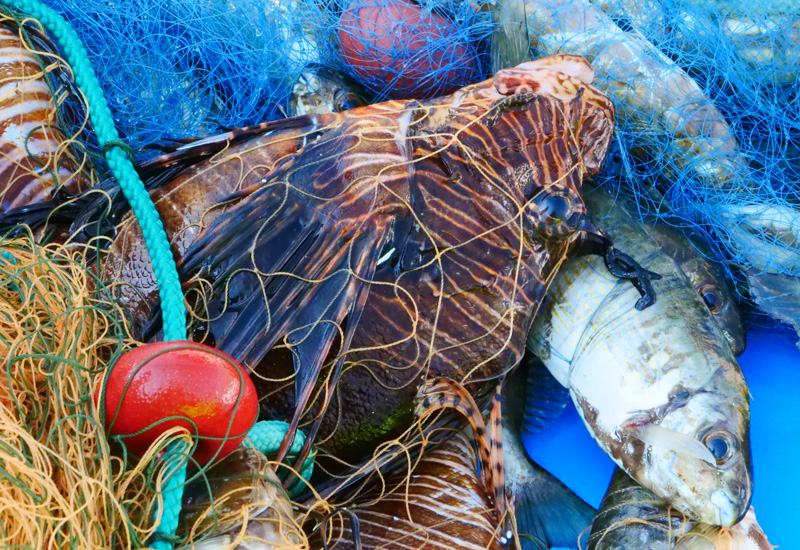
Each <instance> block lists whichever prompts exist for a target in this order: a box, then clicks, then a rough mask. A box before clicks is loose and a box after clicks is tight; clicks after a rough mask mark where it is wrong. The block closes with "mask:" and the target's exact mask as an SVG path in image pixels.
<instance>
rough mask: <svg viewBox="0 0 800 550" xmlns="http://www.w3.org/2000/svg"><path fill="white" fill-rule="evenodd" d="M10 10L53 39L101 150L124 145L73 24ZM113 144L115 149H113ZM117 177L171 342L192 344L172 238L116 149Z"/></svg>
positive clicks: (17, 2)
mask: <svg viewBox="0 0 800 550" xmlns="http://www.w3.org/2000/svg"><path fill="white" fill-rule="evenodd" d="M3 1H4V3H5V4H6V5H8V6H9V7H11V8H13V9H16V10H19V11H21V12H24V13H26V14H28V15H30V16H32V17H34V18H35V19H38V20H39V21H40V22H41V24H42V25H43V26H44V27H45V28H46V29H47V30H48V31H49V32H50V34H52V35H53V36H54V37H55V39H56V40H57V41H58V43H59V44H60V45H61V49H62V50H63V52H64V55H65V57H66V60H67V62H68V63H69V65H70V66H71V67H72V72H73V74H74V75H75V82H76V83H77V85H78V86H79V87H80V89H81V90H83V93H84V95H85V96H86V101H87V103H88V104H89V116H90V117H91V119H92V126H93V127H94V131H95V133H96V134H97V140H98V142H99V143H100V146H101V147H104V148H105V145H106V143H108V142H119V141H120V139H119V134H118V133H117V129H116V127H115V126H114V119H113V118H112V117H111V110H110V109H109V108H108V104H107V103H106V98H105V96H104V95H103V91H102V89H101V88H100V83H99V82H98V80H97V76H96V75H95V73H94V69H92V65H91V63H89V57H88V55H87V53H86V50H85V49H84V47H83V44H81V41H80V38H78V34H77V33H76V32H75V30H74V29H73V28H72V27H71V26H70V24H69V23H67V21H66V20H65V19H64V18H63V17H61V16H60V15H59V14H58V13H56V12H55V11H53V10H52V9H51V8H49V7H47V6H44V5H42V4H41V3H39V2H38V1H37V0H3ZM112 145H113V144H112ZM105 157H106V161H107V162H108V166H109V168H111V172H112V173H113V174H114V176H115V177H116V178H117V181H118V182H119V186H120V188H121V189H122V192H123V193H124V194H125V197H126V198H127V199H128V202H129V203H130V205H131V209H133V213H134V215H135V216H136V219H137V221H138V222H139V226H140V227H141V228H142V235H143V237H144V241H145V244H146V246H147V250H148V252H149V253H150V260H151V262H152V264H153V272H154V273H155V276H156V282H157V283H158V288H159V294H160V296H161V310H162V315H163V323H164V339H165V340H186V307H185V306H184V303H183V292H182V291H181V286H180V280H179V279H178V269H177V267H176V266H175V258H173V256H172V251H171V250H170V247H169V242H168V241H167V234H166V233H165V232H164V226H163V224H162V223H161V218H160V217H159V215H158V211H157V210H156V207H155V205H154V204H153V201H152V200H151V199H150V195H149V194H148V193H147V190H146V189H145V187H144V183H142V180H141V179H140V178H139V174H137V173H136V170H135V169H134V167H133V163H132V162H131V160H130V159H129V158H128V155H127V154H126V152H125V151H124V149H123V148H122V147H120V146H119V145H114V146H111V147H109V148H108V150H107V151H106V153H105Z"/></svg>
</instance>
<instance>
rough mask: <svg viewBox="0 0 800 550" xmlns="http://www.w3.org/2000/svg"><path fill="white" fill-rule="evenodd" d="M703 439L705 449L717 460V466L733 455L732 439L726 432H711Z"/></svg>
mask: <svg viewBox="0 0 800 550" xmlns="http://www.w3.org/2000/svg"><path fill="white" fill-rule="evenodd" d="M705 439H706V441H705V444H706V447H707V448H708V450H709V451H711V454H712V455H714V458H716V459H717V464H723V463H724V462H725V461H727V460H728V459H729V458H730V457H731V455H732V454H733V441H732V439H733V438H732V436H731V434H729V433H728V432H712V433H710V434H709V435H707V436H706V438H705Z"/></svg>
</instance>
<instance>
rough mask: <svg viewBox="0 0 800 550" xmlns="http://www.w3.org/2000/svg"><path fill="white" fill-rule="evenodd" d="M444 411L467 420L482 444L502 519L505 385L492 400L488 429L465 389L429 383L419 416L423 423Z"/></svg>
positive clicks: (487, 480)
mask: <svg viewBox="0 0 800 550" xmlns="http://www.w3.org/2000/svg"><path fill="white" fill-rule="evenodd" d="M442 409H455V410H456V411H458V412H460V413H461V414H463V415H464V416H465V417H466V418H467V421H468V422H469V425H470V427H471V428H472V431H473V433H474V434H475V441H476V443H477V445H478V459H479V462H480V467H481V475H482V477H483V478H484V487H485V489H486V494H487V496H488V497H489V499H490V500H491V501H492V505H493V506H494V507H495V510H496V511H497V517H498V518H502V516H503V514H504V513H505V508H506V503H505V470H504V466H503V441H502V439H503V423H502V416H501V412H502V410H501V409H502V398H501V385H500V384H498V388H497V392H496V393H495V395H494V397H493V398H492V408H491V413H490V416H489V421H490V427H489V429H488V430H487V428H486V423H485V422H484V420H483V416H481V413H480V410H479V408H478V406H477V404H476V403H475V400H474V399H473V398H472V396H471V395H470V394H469V392H468V391H467V390H466V389H465V388H464V386H462V385H461V384H459V383H458V382H456V381H454V380H450V379H447V378H435V379H433V380H426V381H425V382H423V384H422V385H421V386H420V388H419V390H418V392H417V407H416V413H417V416H418V417H419V419H420V420H422V419H424V418H426V417H428V416H430V415H431V414H433V413H434V412H436V411H438V410H442Z"/></svg>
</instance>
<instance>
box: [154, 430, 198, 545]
mask: <svg viewBox="0 0 800 550" xmlns="http://www.w3.org/2000/svg"><path fill="white" fill-rule="evenodd" d="M191 450H192V449H191V443H190V442H188V441H187V440H185V439H179V440H177V441H172V442H170V443H169V444H168V445H167V449H166V453H164V460H165V461H167V466H166V467H167V468H168V470H167V472H166V479H165V481H164V489H163V491H162V493H161V496H162V498H163V502H164V514H163V515H162V516H161V523H159V524H158V527H157V528H156V535H155V536H154V537H153V538H154V540H153V541H152V542H151V543H150V547H151V548H153V550H172V546H173V545H172V541H171V539H172V537H173V536H174V535H175V531H177V529H178V519H179V518H180V515H181V503H182V501H183V487H184V485H185V484H186V468H187V466H188V465H189V453H190V452H191ZM156 514H158V506H156ZM163 535H166V536H165V537H164V538H159V536H163Z"/></svg>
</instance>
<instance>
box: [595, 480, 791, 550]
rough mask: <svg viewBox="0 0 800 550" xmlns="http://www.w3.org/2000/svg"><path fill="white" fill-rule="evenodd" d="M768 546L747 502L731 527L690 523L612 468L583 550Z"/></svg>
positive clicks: (764, 549) (766, 549) (755, 549)
mask: <svg viewBox="0 0 800 550" xmlns="http://www.w3.org/2000/svg"><path fill="white" fill-rule="evenodd" d="M621 548H624V549H625V550H772V549H773V548H776V547H775V546H772V545H771V544H770V543H769V541H768V540H767V536H766V535H765V534H764V532H763V531H762V529H761V526H759V525H758V523H757V522H756V516H755V511H754V509H753V507H752V506H751V507H750V509H749V510H748V512H747V514H746V515H745V517H744V518H743V519H742V521H740V522H739V523H737V524H736V525H735V526H733V527H731V528H726V527H718V526H714V525H707V524H704V523H695V522H693V521H691V520H690V519H688V518H687V517H686V516H684V515H683V514H681V513H680V512H678V511H677V510H675V509H674V508H672V507H671V506H670V505H669V504H667V503H666V502H664V501H663V500H661V499H659V498H658V497H657V496H656V495H654V494H653V493H651V492H650V491H648V490H647V489H645V488H644V487H642V486H641V485H639V484H638V483H636V482H635V481H634V480H633V479H631V477H630V476H629V475H628V474H626V473H625V472H623V471H622V470H620V469H619V468H617V469H616V470H615V471H614V475H613V477H612V478H611V484H610V485H609V487H608V491H607V492H606V495H605V497H604V498H603V502H602V503H601V504H600V511H599V512H598V513H597V515H596V516H595V518H594V521H593V522H592V532H591V534H590V535H589V546H588V550H618V549H621Z"/></svg>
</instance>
